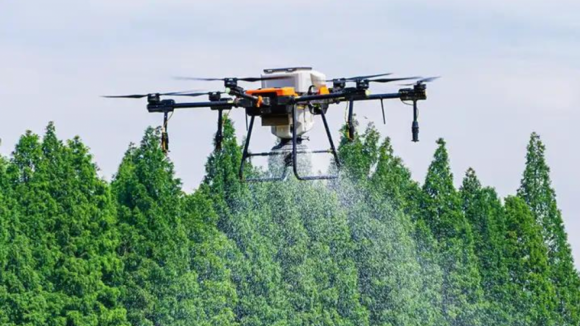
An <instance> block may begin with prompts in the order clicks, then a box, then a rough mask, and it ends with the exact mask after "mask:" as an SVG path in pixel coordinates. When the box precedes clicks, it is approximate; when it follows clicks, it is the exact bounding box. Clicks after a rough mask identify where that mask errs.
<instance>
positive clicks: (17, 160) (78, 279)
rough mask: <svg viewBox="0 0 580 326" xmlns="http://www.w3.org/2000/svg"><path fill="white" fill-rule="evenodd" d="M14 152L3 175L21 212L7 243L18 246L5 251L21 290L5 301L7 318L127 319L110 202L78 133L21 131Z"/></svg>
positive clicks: (61, 321)
mask: <svg viewBox="0 0 580 326" xmlns="http://www.w3.org/2000/svg"><path fill="white" fill-rule="evenodd" d="M13 156H14V158H13V160H12V164H11V165H10V167H9V169H8V175H9V179H10V182H11V188H12V189H13V198H14V199H16V200H17V203H18V210H19V215H20V218H19V220H20V222H19V224H20V228H19V229H20V231H15V232H14V234H13V237H14V239H13V242H14V243H18V244H19V245H22V250H21V251H20V252H17V253H16V252H15V253H12V254H11V256H12V258H11V259H13V261H12V262H11V264H10V272H11V273H10V274H11V275H12V276H13V277H11V280H10V282H11V283H12V285H13V289H14V290H15V291H14V292H15V293H19V297H14V296H13V300H12V301H11V303H10V304H11V308H12V309H11V311H12V319H13V321H14V322H15V323H17V324H18V323H31V324H45V325H64V324H67V325H125V324H127V323H126V321H125V310H124V309H123V307H122V306H121V305H119V303H118V300H117V299H118V297H119V290H118V289H117V288H116V287H115V285H114V282H115V276H116V273H117V272H118V271H119V268H120V261H119V260H118V259H117V258H116V255H115V251H114V248H115V245H116V242H115V241H116V240H115V239H116V235H115V232H114V225H115V211H114V206H113V204H112V201H111V197H110V194H109V191H108V186H107V184H106V183H105V182H104V181H102V180H101V179H99V178H98V177H97V173H96V166H95V165H94V163H92V158H91V156H90V155H89V154H88V150H87V148H86V147H85V146H84V145H83V144H82V143H81V142H80V140H79V139H78V138H76V139H74V140H72V141H69V142H68V143H67V144H63V142H61V141H60V140H58V139H57V137H56V134H55V128H54V126H53V124H49V126H48V127H47V130H46V134H45V135H44V137H43V139H42V142H40V140H39V138H38V136H36V135H33V134H31V133H27V134H26V135H25V136H23V137H22V138H21V139H20V141H19V143H18V144H17V146H16V150H15V152H14V154H13ZM16 266H18V267H21V268H22V269H23V270H22V271H17V270H15V269H14V267H16ZM10 274H9V275H10ZM14 292H13V293H14ZM33 295H37V297H36V298H32V296H33Z"/></svg>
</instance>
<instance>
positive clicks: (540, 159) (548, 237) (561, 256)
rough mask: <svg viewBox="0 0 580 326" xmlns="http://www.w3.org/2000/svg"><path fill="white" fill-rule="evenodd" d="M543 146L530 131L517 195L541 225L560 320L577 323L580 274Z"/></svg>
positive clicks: (579, 316) (565, 323)
mask: <svg viewBox="0 0 580 326" xmlns="http://www.w3.org/2000/svg"><path fill="white" fill-rule="evenodd" d="M545 150H546V148H545V146H544V144H543V143H542V141H541V139H540V136H538V134H536V133H533V134H532V135H531V137H530V142H529V144H528V151H527V154H526V168H525V171H524V175H523V178H522V181H521V186H520V188H519V189H518V196H519V197H520V198H522V199H523V200H525V202H526V203H527V204H528V206H529V207H530V209H531V212H532V214H533V216H534V218H535V219H536V221H537V222H538V223H539V224H540V226H541V228H542V236H543V239H544V243H545V244H546V247H547V250H548V252H547V255H548V264H549V266H550V276H549V277H550V281H551V282H552V283H553V285H554V288H555V290H556V295H557V298H558V301H557V302H558V304H557V306H556V311H555V312H556V314H557V315H558V316H560V317H561V320H560V321H559V323H560V324H561V325H578V324H579V323H580V277H579V276H578V272H577V271H576V270H575V268H574V261H573V258H572V250H571V248H570V245H569V243H568V236H567V234H566V231H565V229H564V222H563V220H562V213H561V211H560V210H559V209H558V205H557V202H556V193H555V191H554V189H553V188H552V184H551V180H550V168H549V167H548V165H547V163H546V158H545Z"/></svg>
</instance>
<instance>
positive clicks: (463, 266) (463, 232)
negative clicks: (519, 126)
mask: <svg viewBox="0 0 580 326" xmlns="http://www.w3.org/2000/svg"><path fill="white" fill-rule="evenodd" d="M437 144H438V145H439V147H438V148H437V150H436V151H435V155H434V160H433V162H432V163H431V165H430V166H429V170H428V172H427V176H426V178H425V183H424V185H423V192H424V195H423V201H422V203H421V209H422V212H423V213H422V216H421V219H422V220H423V221H424V223H425V224H426V225H427V226H429V228H430V230H431V232H432V234H433V236H434V237H435V239H436V240H437V255H438V257H437V258H438V262H439V265H440V266H441V268H442V270H443V286H442V294H443V299H442V303H443V314H444V316H445V318H446V320H447V322H448V323H449V324H450V325H480V324H481V315H482V312H483V311H484V310H483V309H485V306H486V303H485V301H484V299H483V292H482V289H481V286H480V284H481V278H480V275H479V270H478V268H477V257H476V256H475V253H474V241H473V234H472V230H471V226H470V225H469V223H468V222H467V220H466V218H465V215H464V214H463V211H462V207H461V198H460V197H459V195H458V193H457V191H456V190H455V188H454V186H453V175H452V173H451V168H450V165H449V157H448V154H447V149H446V148H445V141H444V140H443V139H439V140H438V141H437Z"/></svg>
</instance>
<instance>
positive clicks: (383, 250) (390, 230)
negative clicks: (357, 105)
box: [334, 125, 443, 325]
mask: <svg viewBox="0 0 580 326" xmlns="http://www.w3.org/2000/svg"><path fill="white" fill-rule="evenodd" d="M379 143H380V139H379V135H378V132H377V131H376V129H375V128H374V126H372V125H370V126H369V127H367V130H366V131H365V133H364V134H363V135H361V136H357V137H356V138H355V139H354V140H353V141H348V140H346V139H343V140H342V141H341V146H340V148H339V153H340V155H341V157H342V158H343V164H344V166H343V168H344V170H345V171H347V173H348V174H347V176H346V177H343V178H342V179H341V180H340V182H339V183H338V184H337V185H335V187H334V189H335V190H336V191H337V194H338V196H339V198H340V199H341V205H342V206H343V207H344V208H345V210H346V211H347V214H348V223H349V224H348V225H349V227H350V232H351V239H352V240H351V241H352V242H353V243H352V250H351V252H352V257H353V258H354V260H355V262H356V264H357V269H358V275H359V282H358V284H359V292H360V294H361V300H362V302H363V304H364V306H365V307H366V308H367V310H368V311H369V315H370V316H369V321H370V325H426V324H427V325H436V324H437V325H440V324H441V322H442V321H443V320H442V319H441V314H440V313H438V307H436V306H435V305H434V302H436V301H437V295H436V293H435V292H437V291H430V290H431V289H433V288H434V286H436V284H437V282H432V281H433V279H428V277H426V275H425V274H423V270H422V268H423V266H422V265H421V262H420V260H419V259H418V257H417V248H416V244H415V242H414V241H413V238H412V235H413V228H414V226H413V223H412V221H411V218H410V215H409V214H406V213H411V211H412V208H411V207H412V205H409V204H408V203H407V200H408V199H409V198H412V197H413V195H412V192H413V191H414V190H419V189H418V188H417V185H416V183H414V182H413V181H411V179H410V173H409V172H408V170H407V169H406V168H405V167H404V166H403V165H402V163H401V161H400V159H399V158H397V157H395V156H394V155H393V152H392V148H391V147H390V144H389V141H388V139H387V140H385V141H384V142H383V143H382V145H381V146H380V147H379V146H378V144H379ZM435 277H436V276H435ZM439 284H440V283H439ZM426 289H429V291H427V295H425V294H426V293H425V291H424V290H426ZM432 300H433V301H432Z"/></svg>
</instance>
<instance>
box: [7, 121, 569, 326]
mask: <svg viewBox="0 0 580 326" xmlns="http://www.w3.org/2000/svg"><path fill="white" fill-rule="evenodd" d="M159 140H160V131H159V130H158V129H153V128H149V129H147V130H146V132H145V135H144V137H143V139H142V141H141V143H140V144H138V145H133V144H132V145H130V146H129V148H128V150H127V152H126V153H125V155H124V158H123V160H122V162H121V164H120V166H119V169H118V171H117V173H116V174H115V176H114V177H113V179H112V181H111V182H106V181H104V180H103V179H102V178H101V177H99V175H98V168H97V166H96V164H95V162H94V160H93V157H92V156H91V154H90V152H89V149H88V148H87V147H86V146H85V145H84V144H83V143H82V141H81V140H80V139H79V138H78V137H77V138H74V139H72V140H68V141H63V140H60V139H59V138H58V137H57V135H56V131H55V127H54V125H53V124H49V125H48V127H47V129H46V132H45V133H44V135H43V136H39V135H36V134H33V133H31V132H27V133H26V134H24V135H23V136H22V137H21V138H20V140H19V142H18V143H17V144H16V147H15V149H14V152H13V153H12V155H11V156H10V157H9V158H5V157H0V325H55V326H56V325H63V326H65V325H66V326H69V325H200V326H205V325H208V326H209V325H224V326H225V325H236V326H258V325H264V326H266V325H268V326H269V325H277V326H282V325H325V326H326V325H328V326H330V325H345V326H347V325H352V326H359V325H373V326H374V325H380V326H387V325H389V326H402V325H405V326H406V325H417V326H419V325H444V326H447V325H448V326H460V325H465V326H467V325H469V326H472V325H514V326H516V325H522V326H523V325H554V326H560V325H570V326H578V325H580V277H579V274H578V272H577V271H576V269H575V267H574V262H573V259H572V254H571V248H570V245H569V243H568V240H567V235H566V232H565V229H564V224H563V220H562V214H561V212H560V210H559V209H558V206H557V202H556V194H555V192H554V189H553V187H552V185H551V181H550V176H549V172H550V170H549V167H548V165H547V163H546V159H545V146H544V145H543V143H542V141H541V139H540V137H539V136H538V135H537V134H532V135H531V138H530V141H529V144H528V148H527V155H526V166H525V169H524V172H523V176H522V180H521V185H520V188H519V189H518V191H517V193H516V194H515V195H512V196H508V197H507V198H500V197H499V196H498V194H497V193H496V191H495V190H494V189H493V188H491V187H487V186H484V185H482V184H481V183H480V181H479V180H478V178H477V175H476V173H475V171H474V170H472V169H469V170H468V171H467V172H466V174H465V177H464V179H463V182H462V184H461V186H460V187H459V189H457V188H456V187H455V186H454V184H453V175H452V172H451V168H450V162H449V156H448V153H447V149H446V143H445V141H444V140H442V139H440V140H438V141H437V144H438V148H437V150H436V151H435V154H434V158H433V161H432V163H431V165H430V166H429V170H428V172H427V175H426V178H425V180H424V182H423V183H421V184H420V183H418V182H416V181H414V180H413V179H412V177H411V173H410V171H409V170H408V169H407V168H406V167H405V165H404V164H403V162H402V160H401V159H400V158H399V157H397V156H396V155H395V154H394V152H393V148H392V146H391V144H390V141H389V139H388V138H386V139H382V138H381V137H380V135H379V133H378V132H377V130H376V129H375V128H374V127H373V126H372V125H370V126H369V127H367V129H366V130H365V131H364V132H363V133H361V134H359V135H357V136H356V137H355V140H354V141H347V140H346V138H343V139H342V140H341V143H340V146H339V154H340V158H341V162H342V163H343V169H344V170H343V172H342V173H341V178H340V179H339V180H335V181H329V182H298V181H296V180H293V179H290V180H288V181H286V182H283V183H259V184H255V183H252V184H247V183H241V182H239V180H238V177H237V174H238V173H237V170H238V168H239V163H240V160H241V147H240V143H239V142H238V140H237V139H236V137H235V130H234V126H233V124H232V122H231V121H230V120H228V119H226V123H225V128H224V140H223V146H222V149H221V150H220V151H218V152H214V153H212V154H211V155H210V156H209V157H208V159H207V163H206V174H205V177H204V179H203V182H202V183H201V184H200V185H199V187H198V188H197V189H196V190H195V191H194V192H193V193H190V194H188V193H185V192H184V191H183V190H182V187H181V182H180V180H178V179H177V178H176V177H175V173H174V168H173V165H172V163H171V161H170V160H169V159H168V158H167V157H166V156H165V155H164V153H163V151H162V149H161V146H160V141H159ZM246 173H247V174H249V175H251V174H263V173H266V172H264V171H262V170H261V169H259V168H257V167H252V166H251V165H250V166H248V167H247V171H246Z"/></svg>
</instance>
